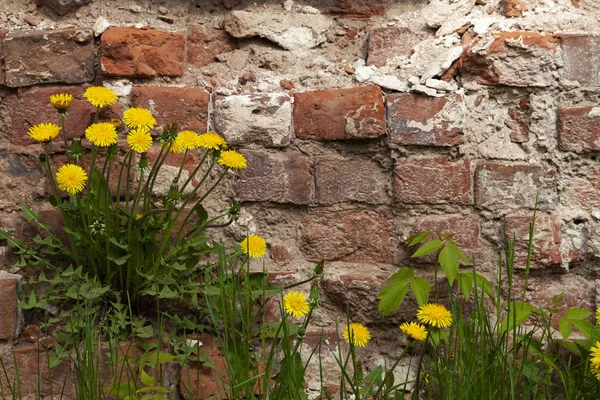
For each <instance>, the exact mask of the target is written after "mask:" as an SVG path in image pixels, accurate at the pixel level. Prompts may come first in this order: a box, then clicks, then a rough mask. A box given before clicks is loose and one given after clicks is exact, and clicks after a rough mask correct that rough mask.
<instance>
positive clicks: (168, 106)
mask: <svg viewBox="0 0 600 400" xmlns="http://www.w3.org/2000/svg"><path fill="white" fill-rule="evenodd" d="M209 101H210V95H209V94H208V92H205V91H203V90H201V89H199V88H194V87H167V86H135V87H134V88H133V90H132V91H131V104H132V106H134V107H145V108H149V109H150V110H151V111H152V115H154V117H155V118H156V120H157V122H158V124H159V126H161V127H164V126H165V125H168V124H172V123H173V122H177V123H178V124H179V128H180V130H183V129H192V130H194V131H196V132H198V133H202V132H206V121H207V120H208V103H209Z"/></svg>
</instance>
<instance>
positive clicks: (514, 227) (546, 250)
mask: <svg viewBox="0 0 600 400" xmlns="http://www.w3.org/2000/svg"><path fill="white" fill-rule="evenodd" d="M532 218H533V216H532V215H511V216H508V217H507V218H506V234H507V236H508V237H509V238H513V235H514V237H515V247H514V248H515V268H516V269H525V266H526V262H527V247H528V245H529V224H530V223H531V221H532ZM561 228H562V222H561V220H560V218H559V217H557V216H555V215H548V214H541V213H538V214H537V215H536V219H535V231H534V238H533V247H532V253H531V268H532V269H534V268H544V267H549V266H553V265H554V266H556V265H560V264H561V263H563V262H570V261H575V260H577V259H578V258H579V256H580V254H579V252H577V251H570V252H568V254H562V253H561V244H562V234H561Z"/></svg>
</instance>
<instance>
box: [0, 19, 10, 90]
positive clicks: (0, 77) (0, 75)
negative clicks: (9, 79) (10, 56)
mask: <svg viewBox="0 0 600 400" xmlns="http://www.w3.org/2000/svg"><path fill="white" fill-rule="evenodd" d="M7 33H8V30H6V29H0V60H2V42H3V41H4V36H6V34H7ZM3 84H4V68H1V67H0V85H3Z"/></svg>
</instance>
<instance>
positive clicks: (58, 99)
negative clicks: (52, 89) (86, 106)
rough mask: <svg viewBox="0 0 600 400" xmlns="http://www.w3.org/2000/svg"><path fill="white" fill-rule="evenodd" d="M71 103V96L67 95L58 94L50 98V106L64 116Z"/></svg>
mask: <svg viewBox="0 0 600 400" xmlns="http://www.w3.org/2000/svg"><path fill="white" fill-rule="evenodd" d="M72 101H73V95H72V94H69V93H59V94H53V95H52V96H50V104H52V105H53V106H54V108H56V109H57V110H58V112H59V113H61V114H64V113H66V112H67V109H68V108H69V106H70V105H71V102H72Z"/></svg>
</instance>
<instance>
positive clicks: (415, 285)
mask: <svg viewBox="0 0 600 400" xmlns="http://www.w3.org/2000/svg"><path fill="white" fill-rule="evenodd" d="M410 288H411V289H412V291H413V294H414V295H415V299H416V300H417V304H418V305H419V306H422V305H424V304H427V303H428V302H429V291H430V290H431V286H430V285H429V282H428V281H427V279H424V278H415V279H414V280H413V281H412V282H411V283H410Z"/></svg>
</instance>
